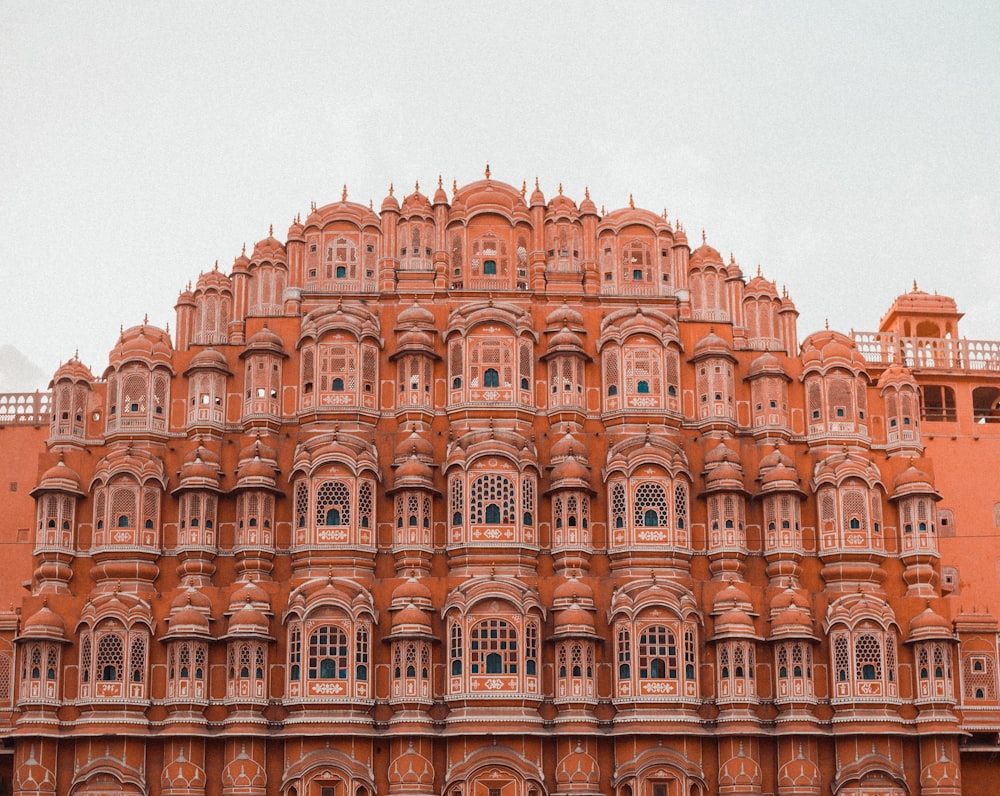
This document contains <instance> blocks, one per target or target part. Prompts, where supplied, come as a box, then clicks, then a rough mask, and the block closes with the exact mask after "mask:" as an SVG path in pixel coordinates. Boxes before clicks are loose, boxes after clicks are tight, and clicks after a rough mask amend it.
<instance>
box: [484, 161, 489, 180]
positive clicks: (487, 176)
mask: <svg viewBox="0 0 1000 796" xmlns="http://www.w3.org/2000/svg"><path fill="white" fill-rule="evenodd" d="M483 174H485V175H486V179H489V178H490V164H489V163H487V164H486V171H484V172H483Z"/></svg>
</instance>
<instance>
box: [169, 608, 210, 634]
mask: <svg viewBox="0 0 1000 796" xmlns="http://www.w3.org/2000/svg"><path fill="white" fill-rule="evenodd" d="M167 624H168V625H169V626H170V629H169V630H168V631H167V633H166V635H167V636H177V635H180V634H184V635H188V634H191V635H198V636H200V635H208V633H209V629H208V617H207V616H206V615H205V614H204V613H203V612H202V611H199V610H198V609H197V608H195V607H194V605H193V604H189V605H186V606H184V607H183V608H178V609H177V610H174V611H171V612H170V616H168V617H167Z"/></svg>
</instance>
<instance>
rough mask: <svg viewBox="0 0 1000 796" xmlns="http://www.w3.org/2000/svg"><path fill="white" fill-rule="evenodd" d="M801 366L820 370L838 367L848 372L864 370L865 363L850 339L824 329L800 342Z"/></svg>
mask: <svg viewBox="0 0 1000 796" xmlns="http://www.w3.org/2000/svg"><path fill="white" fill-rule="evenodd" d="M802 364H803V365H806V366H808V365H815V366H818V367H821V368H823V367H828V366H830V365H840V366H842V367H845V368H848V369H849V370H864V369H865V364H866V363H865V359H864V357H862V356H861V354H860V353H859V352H858V350H857V347H856V346H855V345H854V341H853V340H852V339H851V338H850V337H848V336H847V335H845V334H841V333H840V332H834V331H830V330H829V329H826V330H824V331H822V332H813V333H812V334H811V335H809V336H808V337H807V338H806V339H805V340H804V341H803V342H802Z"/></svg>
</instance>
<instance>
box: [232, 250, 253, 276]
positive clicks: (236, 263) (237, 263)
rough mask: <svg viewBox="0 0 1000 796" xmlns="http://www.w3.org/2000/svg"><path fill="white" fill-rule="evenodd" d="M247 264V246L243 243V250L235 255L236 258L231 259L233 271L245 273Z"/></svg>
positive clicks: (248, 259) (248, 263)
mask: <svg viewBox="0 0 1000 796" xmlns="http://www.w3.org/2000/svg"><path fill="white" fill-rule="evenodd" d="M249 266H250V258H249V257H247V247H246V245H244V246H243V251H241V252H240V253H239V254H238V255H236V259H234V260H233V273H234V274H235V273H237V272H239V273H245V272H246V270H247V268H248V267H249Z"/></svg>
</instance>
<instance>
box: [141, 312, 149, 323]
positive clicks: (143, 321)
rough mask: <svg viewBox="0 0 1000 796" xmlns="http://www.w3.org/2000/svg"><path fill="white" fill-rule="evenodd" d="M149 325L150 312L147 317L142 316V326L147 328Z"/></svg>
mask: <svg viewBox="0 0 1000 796" xmlns="http://www.w3.org/2000/svg"><path fill="white" fill-rule="evenodd" d="M147 323H149V313H148V312H147V313H146V314H145V315H143V316H142V325H143V326H145V325H146V324H147Z"/></svg>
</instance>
